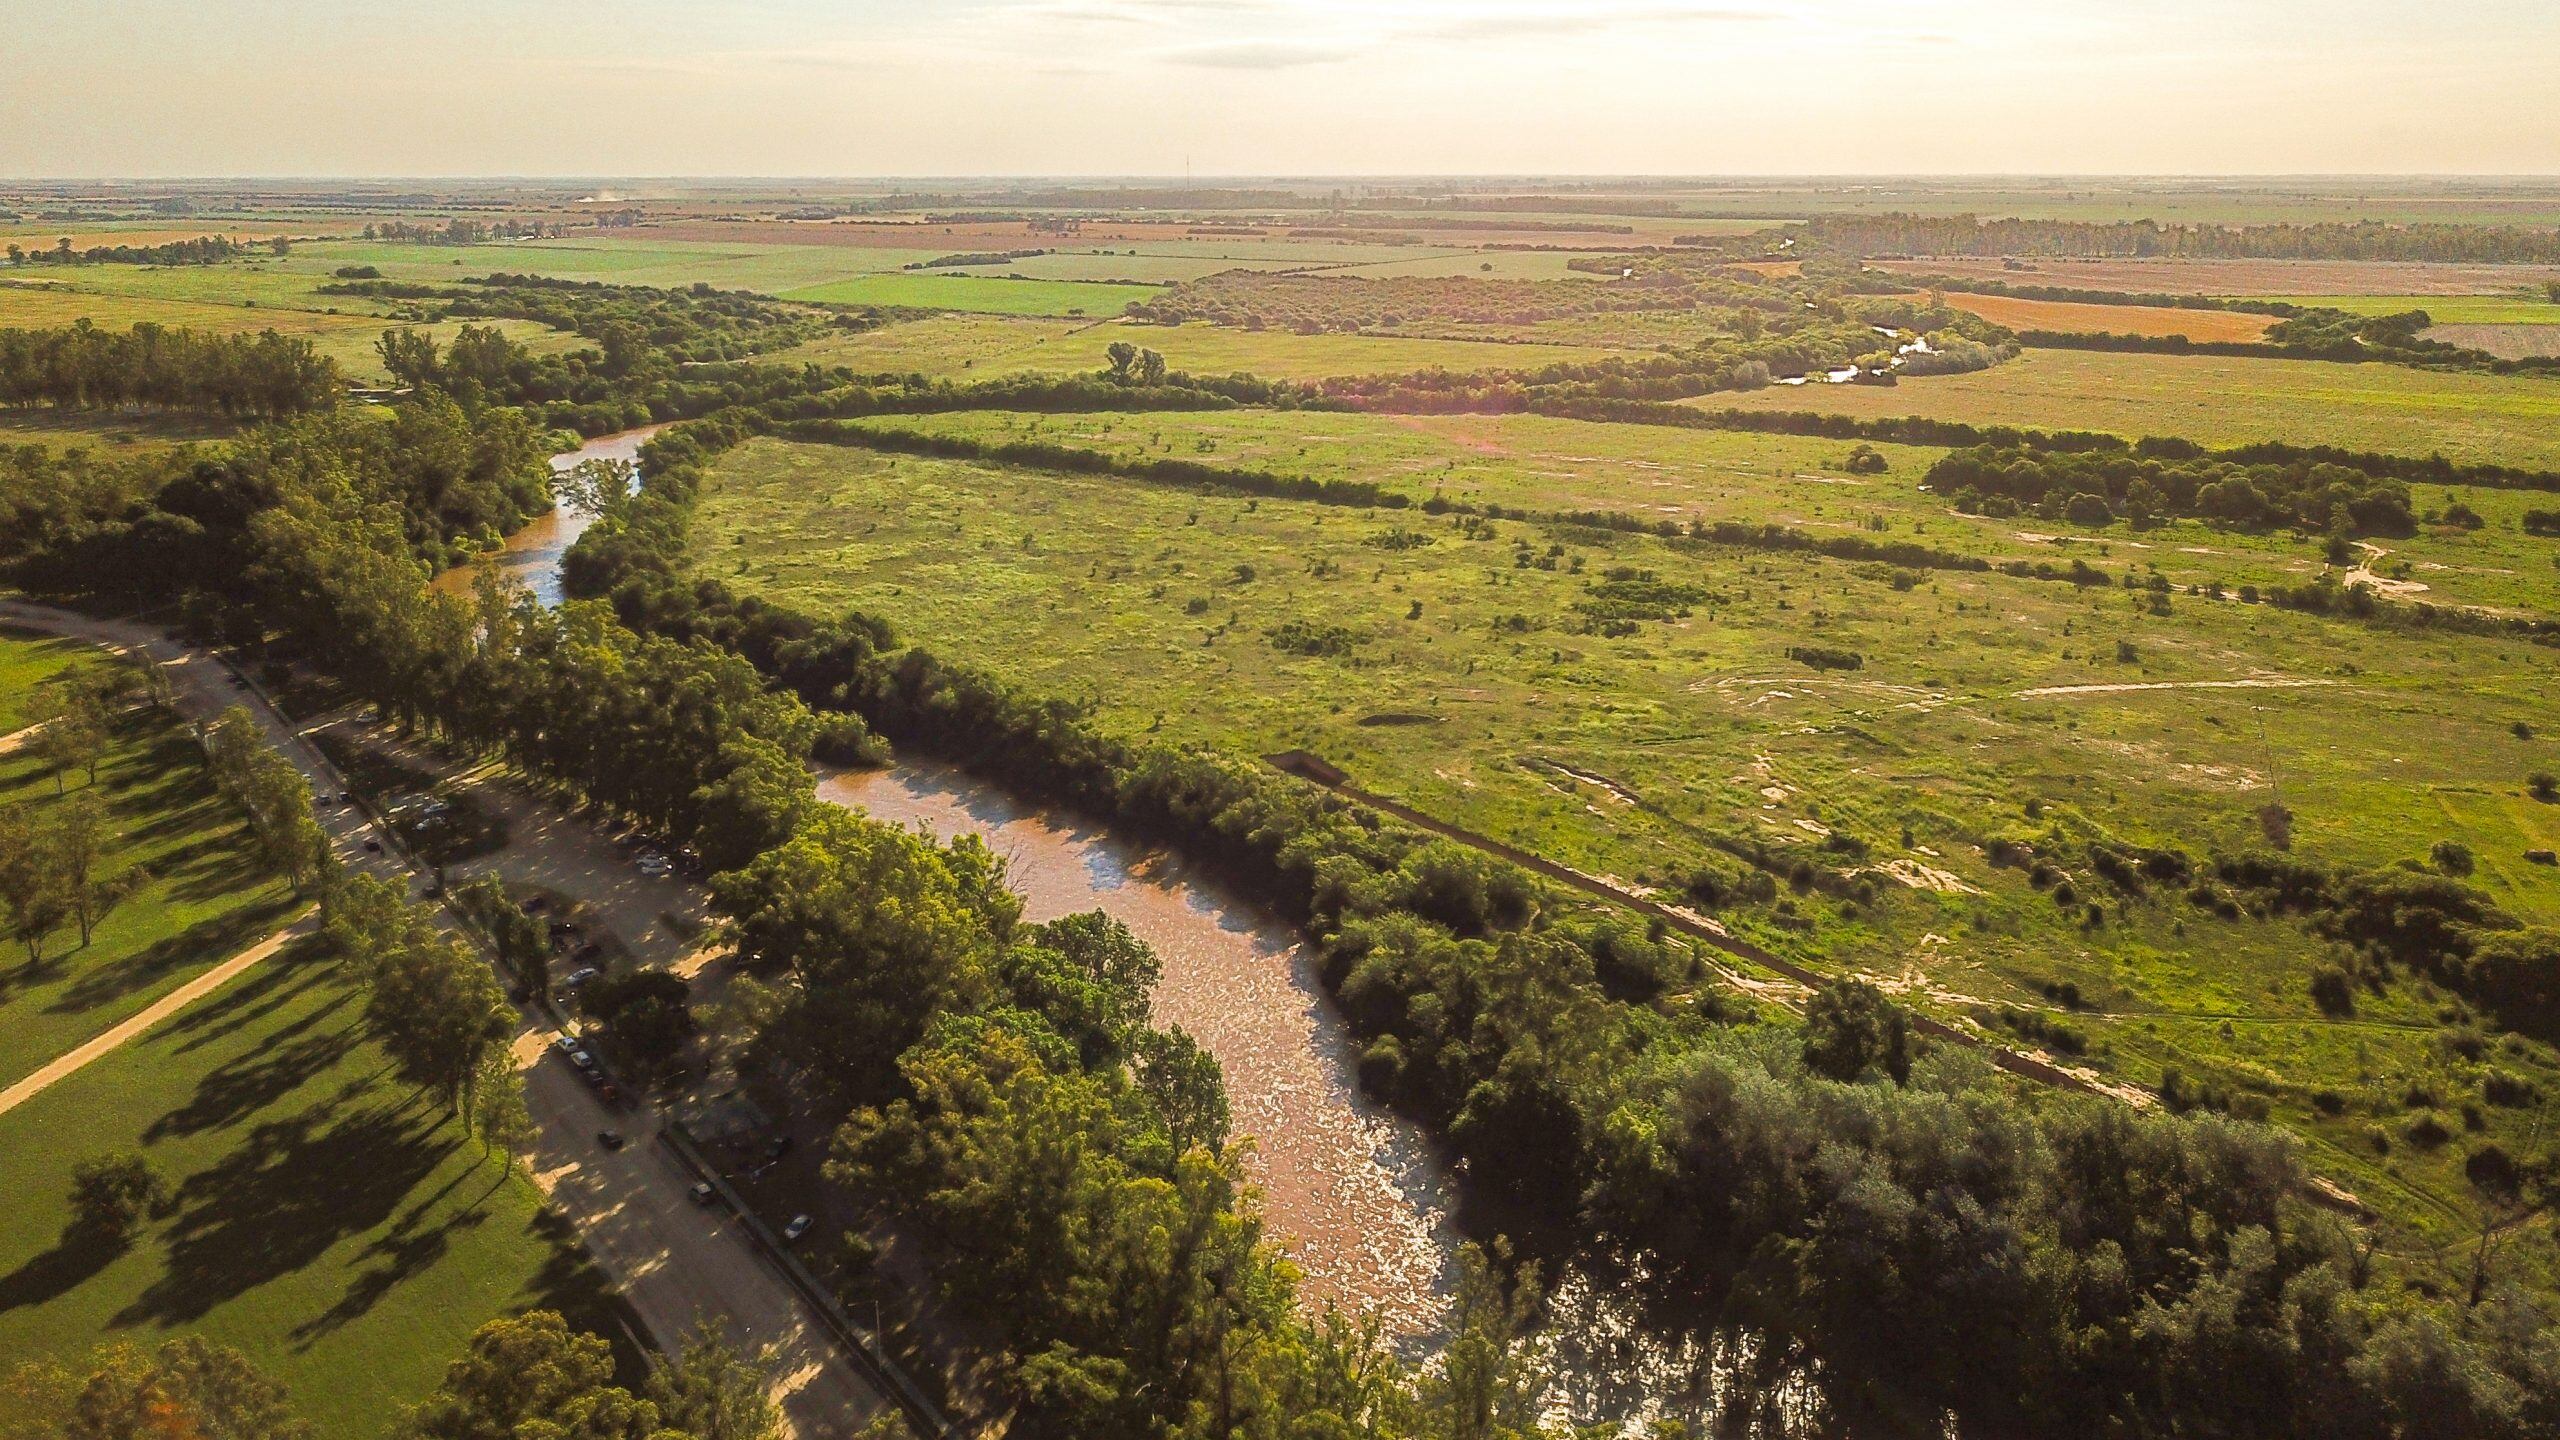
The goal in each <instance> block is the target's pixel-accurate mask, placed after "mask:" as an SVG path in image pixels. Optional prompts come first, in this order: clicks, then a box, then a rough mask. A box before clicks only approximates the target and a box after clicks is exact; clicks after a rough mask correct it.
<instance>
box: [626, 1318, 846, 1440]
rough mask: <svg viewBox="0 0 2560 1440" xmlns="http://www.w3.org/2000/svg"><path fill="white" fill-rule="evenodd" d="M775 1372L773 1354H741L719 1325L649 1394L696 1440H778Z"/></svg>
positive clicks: (669, 1367) (656, 1377) (656, 1375)
mask: <svg viewBox="0 0 2560 1440" xmlns="http://www.w3.org/2000/svg"><path fill="white" fill-rule="evenodd" d="M773 1372H774V1361H773V1352H772V1351H771V1350H770V1349H763V1350H755V1351H742V1350H739V1349H738V1348H736V1347H735V1346H733V1345H731V1344H730V1343H729V1337H728V1334H727V1332H726V1331H724V1330H723V1329H722V1328H721V1327H720V1326H719V1325H718V1324H717V1323H714V1324H712V1325H709V1326H706V1327H704V1328H703V1329H702V1330H700V1331H698V1332H696V1333H695V1335H694V1336H693V1338H692V1339H690V1340H688V1341H686V1342H685V1347H684V1351H683V1353H681V1354H679V1355H677V1356H676V1358H675V1359H674V1360H672V1361H670V1362H669V1363H667V1364H664V1365H661V1366H659V1367H658V1368H657V1369H656V1370H654V1371H652V1372H651V1373H650V1375H649V1384H648V1388H647V1391H646V1393H647V1395H648V1397H649V1400H650V1401H651V1403H653V1404H655V1405H656V1406H657V1407H658V1418H659V1421H660V1423H662V1424H664V1425H665V1426H667V1428H669V1429H671V1430H681V1431H683V1432H684V1433H685V1434H686V1435H688V1436H691V1437H693V1440H777V1437H779V1436H780V1435H781V1434H782V1411H781V1408H780V1407H779V1406H776V1405H775V1404H774V1403H773V1396H772V1394H771V1393H770V1392H771V1388H772V1384H773ZM892 1413H894V1412H892Z"/></svg>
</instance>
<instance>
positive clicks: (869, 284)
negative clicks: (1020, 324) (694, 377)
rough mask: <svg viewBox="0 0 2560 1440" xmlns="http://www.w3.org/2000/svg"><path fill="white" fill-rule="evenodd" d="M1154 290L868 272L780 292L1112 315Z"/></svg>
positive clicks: (795, 296)
mask: <svg viewBox="0 0 2560 1440" xmlns="http://www.w3.org/2000/svg"><path fill="white" fill-rule="evenodd" d="M1155 293H1156V290H1155V287H1154V286H1151V285H1098V284H1088V283H1084V282H1080V281H1072V280H990V279H986V278H983V277H979V276H971V275H946V274H942V273H940V272H922V271H918V272H907V273H901V274H896V275H871V276H865V277H864V278H862V279H859V280H839V281H835V282H832V283H830V284H825V285H809V286H804V287H802V288H800V289H797V290H787V291H784V292H783V295H782V298H783V299H786V300H809V301H816V302H821V303H825V304H831V305H913V306H918V307H921V308H924V309H931V310H967V311H973V312H976V313H979V314H985V315H1089V316H1094V317H1097V318H1099V317H1102V316H1108V315H1117V314H1119V313H1120V309H1121V307H1122V306H1124V305H1127V304H1128V303H1129V302H1131V301H1133V300H1145V299H1148V298H1150V297H1152V296H1153V295H1154V294H1155Z"/></svg>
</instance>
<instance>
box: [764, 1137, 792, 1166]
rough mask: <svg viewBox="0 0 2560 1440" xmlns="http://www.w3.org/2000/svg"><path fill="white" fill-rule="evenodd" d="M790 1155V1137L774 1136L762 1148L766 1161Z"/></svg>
mask: <svg viewBox="0 0 2560 1440" xmlns="http://www.w3.org/2000/svg"><path fill="white" fill-rule="evenodd" d="M790 1153H791V1137H790V1136H788V1135H776V1136H774V1137H773V1139H772V1140H771V1141H769V1142H768V1143H767V1144H766V1145H765V1147H764V1158H766V1159H767V1160H779V1159H781V1158H782V1157H783V1156H785V1155H788V1154H790Z"/></svg>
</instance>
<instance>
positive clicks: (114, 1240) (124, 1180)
mask: <svg viewBox="0 0 2560 1440" xmlns="http://www.w3.org/2000/svg"><path fill="white" fill-rule="evenodd" d="M168 1204H169V1186H168V1183H167V1182H166V1181H164V1180H162V1179H161V1178H160V1172H159V1171H157V1170H154V1169H153V1168H151V1162H150V1161H148V1160H145V1159H144V1158H142V1157H141V1156H140V1155H137V1154H134V1153H133V1152H131V1151H126V1150H118V1151H111V1152H109V1153H107V1154H105V1155H96V1156H92V1157H90V1158H89V1159H86V1160H83V1161H81V1162H80V1163H78V1164H76V1165H74V1166H72V1167H71V1224H72V1227H73V1228H74V1229H76V1230H79V1231H81V1232H83V1233H85V1234H88V1235H92V1236H95V1237H97V1238H98V1239H100V1240H102V1241H105V1242H106V1243H108V1244H110V1245H122V1244H123V1243H125V1242H126V1241H127V1240H129V1239H131V1238H132V1236H133V1229H134V1227H135V1226H137V1225H139V1224H141V1223H142V1222H143V1221H144V1220H145V1219H147V1218H149V1217H150V1216H152V1215H155V1214H158V1213H159V1212H161V1211H162V1210H164V1209H166V1208H167V1207H168Z"/></svg>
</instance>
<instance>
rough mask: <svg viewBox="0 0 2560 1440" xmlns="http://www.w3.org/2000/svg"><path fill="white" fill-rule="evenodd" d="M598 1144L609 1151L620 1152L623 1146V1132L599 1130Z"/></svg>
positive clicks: (597, 1135) (597, 1133)
mask: <svg viewBox="0 0 2560 1440" xmlns="http://www.w3.org/2000/svg"><path fill="white" fill-rule="evenodd" d="M596 1143H597V1144H599V1145H601V1146H603V1147H604V1148H606V1149H607V1150H619V1149H621V1148H622V1145H623V1140H622V1132H621V1131H619V1130H599V1131H597V1132H596Z"/></svg>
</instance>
